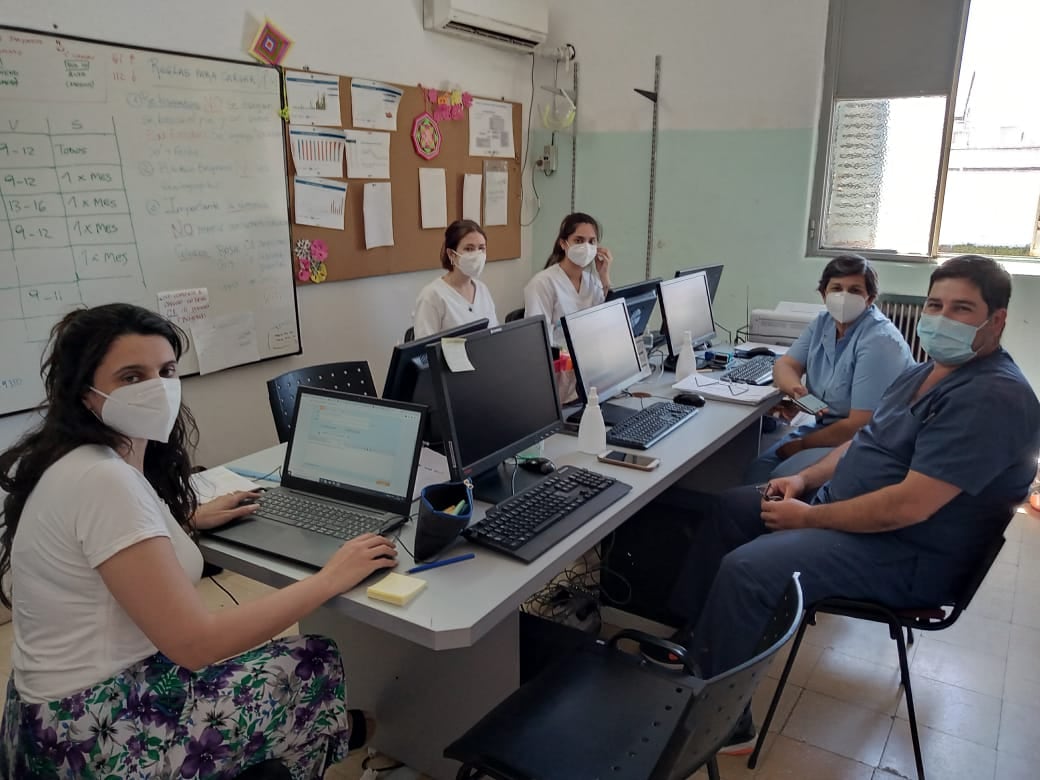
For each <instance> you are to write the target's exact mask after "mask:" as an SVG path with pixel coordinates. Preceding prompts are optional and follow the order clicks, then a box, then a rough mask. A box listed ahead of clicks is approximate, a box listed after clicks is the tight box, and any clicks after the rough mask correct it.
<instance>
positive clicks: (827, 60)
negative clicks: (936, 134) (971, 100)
mask: <svg viewBox="0 0 1040 780" xmlns="http://www.w3.org/2000/svg"><path fill="white" fill-rule="evenodd" d="M850 2H863V0H830V2H829V5H828V13H827V41H826V48H825V53H824V65H823V91H822V96H821V99H820V119H819V124H818V126H817V130H816V133H817V135H816V154H815V162H814V169H813V175H812V192H811V195H810V200H809V219H808V222H807V225H806V250H805V254H806V257H837V256H839V255H844V254H849V253H850V252H855V254H858V255H862V256H864V257H866V258H868V259H870V260H890V261H895V262H907V263H925V264H927V263H932V264H934V263H936V262H938V261H939V259H940V258H941V257H943V255H941V254H940V253H939V251H938V249H939V230H940V227H941V225H942V219H941V215H942V210H943V202H944V198H945V194H946V177H947V171H948V170H949V163H950V154H951V149H950V147H951V141H952V138H953V126H954V117H955V115H956V111H957V84H958V81H959V79H960V70H961V60H962V59H963V55H964V38H965V35H966V33H967V28H968V13H969V11H970V9H971V0H964V5H963V7H962V11H961V19H960V24H959V32H958V37H957V41H956V50H955V55H956V56H955V58H954V63H953V68H952V73H951V78H950V82H949V87H948V89H947V90H946V93H945V97H946V112H945V119H944V121H943V132H942V148H941V150H940V154H939V171H938V175H937V176H936V185H935V204H934V206H933V209H932V222H931V226H930V227H931V229H930V230H929V246H928V252H929V253H928V254H926V255H917V254H902V253H899V252H885V251H883V250H877V249H869V250H863V249H861V250H852V249H848V248H831V247H825V246H823V245H822V244H821V238H822V236H823V228H822V226H823V222H824V212H823V209H824V194H825V192H826V190H827V178H828V172H829V169H830V167H829V166H830V151H831V126H832V123H833V120H834V107H835V103H836V101H837V98H836V97H835V94H836V92H837V84H838V63H839V61H840V57H839V53H840V48H841V43H842V22H843V21H844V17H845V8H846V6H847V4H848V3H850ZM894 21H898V20H894ZM940 94H941V93H940ZM895 97H901V96H899V95H893V98H895ZM841 99H842V100H851V99H853V98H841ZM864 99H867V98H864ZM1009 258H1010V256H1009ZM1012 259H1018V258H1012Z"/></svg>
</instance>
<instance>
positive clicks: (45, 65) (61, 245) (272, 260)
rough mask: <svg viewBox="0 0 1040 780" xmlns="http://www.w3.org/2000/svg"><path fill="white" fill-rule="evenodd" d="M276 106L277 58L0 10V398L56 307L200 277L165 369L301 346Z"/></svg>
mask: <svg viewBox="0 0 1040 780" xmlns="http://www.w3.org/2000/svg"><path fill="white" fill-rule="evenodd" d="M281 107H282V103H281V90H280V84H279V74H278V70H277V69H276V68H270V67H266V66H261V65H254V64H251V63H241V62H232V61H229V60H217V59H211V58H204V57H196V56H186V55H179V54H172V53H167V52H159V51H154V50H147V49H138V48H131V47H126V46H120V45H112V44H107V43H101V42H96V41H85V40H80V39H75V38H68V37H55V36H52V35H47V34H43V33H36V32H31V31H24V30H15V29H11V28H2V27H0V202H2V208H0V414H2V413H9V412H15V411H19V410H24V409H28V408H32V407H34V406H36V405H38V404H39V403H40V402H41V401H43V385H42V383H41V381H40V376H39V372H40V357H41V354H42V351H43V348H44V347H45V345H46V341H47V338H48V336H49V333H50V329H51V327H52V326H53V325H54V323H55V322H57V320H58V319H59V318H60V317H61V316H62V315H64V314H65V313H66V312H67V311H69V310H70V309H72V308H77V307H82V306H94V305H98V304H102V303H110V302H114V301H124V302H129V303H136V304H139V305H142V306H146V307H148V308H150V309H156V310H157V309H158V308H159V304H158V300H159V299H158V294H159V293H167V292H175V291H185V290H196V291H197V290H198V288H202V289H203V290H204V292H202V293H199V292H196V293H194V294H192V295H188V296H187V297H186V300H188V302H189V303H190V304H193V305H186V306H182V317H181V320H180V322H181V324H182V326H186V327H185V330H186V331H187V332H188V334H189V337H190V338H189V341H190V344H191V347H190V349H189V351H188V352H187V353H186V354H185V355H184V357H183V358H182V360H181V366H180V369H181V373H194V372H196V371H198V370H199V355H198V350H197V348H196V342H198V343H199V344H201V347H200V348H201V350H202V353H203V358H204V359H203V368H204V369H207V367H208V368H209V369H210V370H213V367H214V366H216V367H217V368H220V367H224V366H227V365H231V364H235V363H236V362H250V361H255V360H257V359H265V358H272V357H280V356H283V355H291V354H298V353H299V352H300V336H299V315H298V311H297V304H296V295H295V289H294V285H293V277H292V266H291V262H290V253H291V247H290V238H289V216H288V213H289V212H288V200H287V194H286V173H285V142H284V140H283V135H282V133H283V130H282V127H283V122H282V119H281V117H280V116H279V113H278V112H279V110H280V109H281ZM168 297H169V296H164V298H168ZM200 301H201V303H202V305H199V304H200ZM207 302H208V305H206V303H207ZM202 330H205V331H206V332H205V333H203V332H202Z"/></svg>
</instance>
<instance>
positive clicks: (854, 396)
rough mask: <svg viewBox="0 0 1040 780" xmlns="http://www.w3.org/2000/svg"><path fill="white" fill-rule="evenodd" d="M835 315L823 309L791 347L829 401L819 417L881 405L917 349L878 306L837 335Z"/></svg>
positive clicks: (831, 418) (817, 392)
mask: <svg viewBox="0 0 1040 780" xmlns="http://www.w3.org/2000/svg"><path fill="white" fill-rule="evenodd" d="M837 336H838V334H837V326H836V325H835V322H834V318H833V317H831V315H830V314H828V313H827V312H825V311H824V312H820V314H819V315H818V316H817V317H816V319H815V320H813V321H812V322H810V323H809V325H808V327H806V329H805V330H804V331H802V335H800V336H799V337H798V339H797V340H796V341H795V342H794V344H792V345H791V348H790V349H789V350H787V354H788V355H790V356H791V357H792V358H794V359H795V360H797V361H798V362H799V363H801V364H802V365H803V366H805V386H806V388H807V389H808V390H809V392H810V393H812V394H813V395H814V396H816V397H817V398H819V399H820V400H822V401H824V402H825V403H826V404H827V414H825V415H824V416H823V419H822V420H821V423H822V424H823V425H828V424H830V423H832V422H835V421H836V420H840V419H844V418H846V417H848V416H849V412H850V411H851V410H853V409H869V410H871V411H873V410H874V409H876V408H877V405H878V403H879V402H880V401H881V396H882V395H883V394H884V392H885V390H887V389H888V386H889V385H890V384H892V381H893V380H894V379H895V378H896V377H897V376H899V375H900V374H901V373H903V371H905V370H906V369H907V368H909V367H910V366H912V365H914V358H913V355H911V354H910V347H909V346H908V345H907V343H906V340H905V339H904V338H903V335H902V334H901V333H900V332H899V330H898V329H897V328H896V326H895V325H893V324H892V321H891V320H889V319H888V317H886V316H885V315H884V314H882V313H881V312H880V311H879V310H878V308H877V307H876V306H869V307H867V310H866V311H865V312H863V313H862V314H861V315H859V317H857V318H856V319H855V320H853V322H852V323H851V324H850V325H849V327H848V329H847V330H846V331H845V336H844V337H843V338H841V339H840V340H839V339H838V337H837Z"/></svg>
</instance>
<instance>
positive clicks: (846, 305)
mask: <svg viewBox="0 0 1040 780" xmlns="http://www.w3.org/2000/svg"><path fill="white" fill-rule="evenodd" d="M824 301H825V303H826V304H827V311H828V312H830V315H831V316H832V317H833V318H834V319H835V320H836V321H837V322H840V323H841V324H842V325H844V324H846V323H849V322H852V321H853V320H854V319H856V318H857V317H858V316H859V315H861V314H862V313H863V312H865V311H866V310H867V300H866V298H864V297H863V296H862V295H856V293H850V292H844V291H842V292H831V293H827V297H826V298H825V299H824Z"/></svg>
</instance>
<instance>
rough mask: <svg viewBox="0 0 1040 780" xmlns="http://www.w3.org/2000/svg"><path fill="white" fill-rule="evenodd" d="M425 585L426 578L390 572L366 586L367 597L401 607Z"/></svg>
mask: <svg viewBox="0 0 1040 780" xmlns="http://www.w3.org/2000/svg"><path fill="white" fill-rule="evenodd" d="M425 587H426V580H421V579H419V578H418V577H408V576H406V575H404V574H398V573H397V572H390V573H389V574H387V575H386V576H385V577H383V579H381V580H380V581H379V582H377V583H375V584H374V585H369V586H368V597H369V598H370V599H376V600H377V601H386V602H388V603H390V604H396V605H397V606H399V607H403V606H404V605H405V604H407V603H408V602H409V601H411V600H412V599H414V598H415V597H416V596H418V595H419V594H420V593H421V592H422V590H423V588H425Z"/></svg>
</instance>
